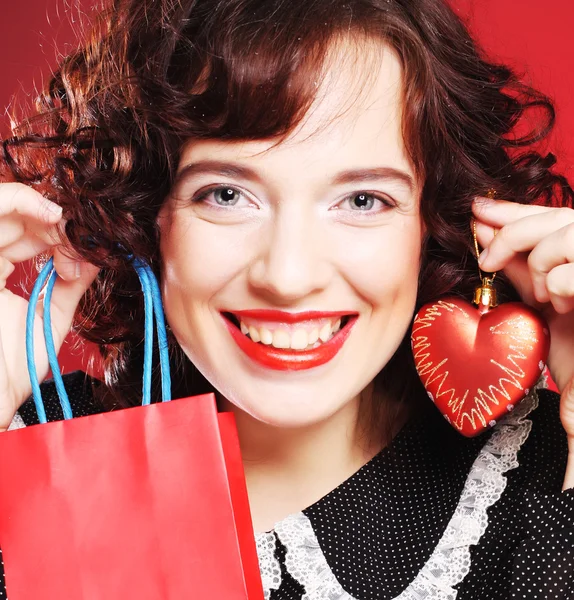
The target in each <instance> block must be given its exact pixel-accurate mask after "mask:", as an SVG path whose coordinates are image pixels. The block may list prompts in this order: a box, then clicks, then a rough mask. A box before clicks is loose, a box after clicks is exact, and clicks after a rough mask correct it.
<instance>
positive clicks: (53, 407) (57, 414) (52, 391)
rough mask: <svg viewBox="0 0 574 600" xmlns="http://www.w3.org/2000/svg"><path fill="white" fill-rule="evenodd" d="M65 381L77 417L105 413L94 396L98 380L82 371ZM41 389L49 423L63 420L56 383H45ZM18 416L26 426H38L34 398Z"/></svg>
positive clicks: (22, 408) (24, 405)
mask: <svg viewBox="0 0 574 600" xmlns="http://www.w3.org/2000/svg"><path fill="white" fill-rule="evenodd" d="M63 379H64V384H65V386H66V391H67V392H68V397H69V399H70V404H71V405H72V412H73V413H74V416H75V417H84V416H87V415H94V414H98V413H101V412H104V407H103V405H102V404H101V403H100V402H99V401H98V400H97V398H96V396H95V394H94V390H95V388H96V387H97V386H98V384H99V382H98V381H97V380H96V379H94V378H93V377H90V376H89V375H87V374H86V373H83V372H82V371H75V372H73V373H69V374H67V375H64V377H63ZM40 389H41V391H42V399H43V401H44V405H45V407H46V416H47V417H48V421H59V420H62V419H63V418H64V417H63V414H62V408H61V406H60V400H59V398H58V393H57V391H56V386H55V384H54V381H53V380H48V381H45V382H44V383H42V384H41V386H40ZM18 415H19V417H20V418H21V419H22V421H23V423H24V425H36V424H37V423H38V415H37V414H36V406H35V405H34V401H33V399H32V398H28V400H26V402H24V404H22V406H21V407H20V409H19V410H18Z"/></svg>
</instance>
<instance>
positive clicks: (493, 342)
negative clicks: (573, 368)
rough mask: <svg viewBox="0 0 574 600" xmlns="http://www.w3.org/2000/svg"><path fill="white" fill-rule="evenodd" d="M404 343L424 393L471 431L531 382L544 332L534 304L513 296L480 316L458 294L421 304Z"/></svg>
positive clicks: (544, 350) (546, 337)
mask: <svg viewBox="0 0 574 600" xmlns="http://www.w3.org/2000/svg"><path fill="white" fill-rule="evenodd" d="M411 342H412V347H413V354H414V357H415V366H416V368H417V371H418V373H419V376H420V378H421V381H422V383H423V385H424V386H425V389H426V390H427V392H428V394H429V397H430V398H431V399H432V400H433V401H434V403H435V404H436V407H437V408H438V409H439V410H440V412H441V413H442V414H443V415H444V416H445V418H446V419H447V420H448V421H449V422H450V423H451V425H452V426H453V427H454V428H455V429H456V430H457V431H459V432H460V433H462V434H463V435H465V436H468V437H473V436H475V435H478V434H480V433H482V432H483V431H485V430H486V429H488V428H489V427H493V426H494V425H495V424H496V422H497V421H498V420H499V419H500V418H502V417H503V416H504V415H506V414H507V413H508V412H510V411H512V410H513V409H514V407H515V405H516V404H517V403H518V402H520V400H522V399H523V398H524V397H525V396H526V395H527V394H528V392H529V391H530V390H531V389H532V387H533V386H534V385H535V383H536V382H537V381H538V379H539V378H540V375H541V374H542V372H543V371H544V369H545V366H546V359H547V357H548V350H549V348H550V333H549V331H548V327H547V325H546V323H545V321H544V319H543V318H542V317H541V316H540V315H539V313H538V312H537V311H535V310H534V309H532V308H530V307H528V306H526V305H524V304H521V303H518V302H509V303H507V304H502V305H500V306H498V307H497V308H492V309H490V310H489V311H488V312H485V313H483V314H482V315H481V314H480V313H479V312H478V310H477V309H476V308H474V307H473V306H471V305H470V304H468V303H466V302H465V301H464V300H461V299H460V298H444V299H442V300H440V301H437V302H432V303H429V304H426V305H425V306H423V307H422V308H421V310H420V311H419V312H418V314H417V316H416V318H415V321H414V324H413V333H412V336H411Z"/></svg>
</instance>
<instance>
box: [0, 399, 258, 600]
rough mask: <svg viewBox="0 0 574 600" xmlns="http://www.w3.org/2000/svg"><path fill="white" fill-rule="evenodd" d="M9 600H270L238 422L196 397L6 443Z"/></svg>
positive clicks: (1, 507)
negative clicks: (265, 597) (261, 573)
mask: <svg viewBox="0 0 574 600" xmlns="http://www.w3.org/2000/svg"><path fill="white" fill-rule="evenodd" d="M0 547H1V548H2V551H3V556H4V568H5V573H6V589H7V593H8V598H9V599H10V600H56V599H57V600H104V599H105V600H131V599H132V598H133V599H134V600H136V599H137V600H184V599H188V598H189V599H196V598H197V599H206V600H208V599H209V600H211V599H214V600H215V599H217V600H219V599H221V600H245V599H249V600H260V599H262V598H263V591H262V587H261V580H260V576H259V569H258V564H257V555H256V549H255V541H254V537H253V530H252V524H251V517H250V513H249V507H248V502H247V492H246V488H245V482H244V478H243V471H242V463H241V456H240V453H239V444H238V441H237V436H236V434H235V428H234V423H233V416H232V415H231V414H220V415H218V414H217V411H216V407H215V401H214V398H213V396H197V397H194V398H187V399H184V400H176V401H173V402H166V403H161V404H153V405H151V406H142V407H136V408H131V409H126V410H121V411H116V412H112V413H107V414H100V415H92V416H89V417H81V418H78V419H73V420H71V421H59V422H55V423H48V424H45V425H35V426H32V427H28V428H25V429H19V430H15V431H9V432H7V433H4V434H2V435H0Z"/></svg>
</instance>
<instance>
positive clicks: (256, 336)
mask: <svg viewBox="0 0 574 600" xmlns="http://www.w3.org/2000/svg"><path fill="white" fill-rule="evenodd" d="M270 314H273V315H275V316H276V318H274V319H270V318H266V317H268V316H269V315H270ZM221 315H222V317H223V320H224V322H225V324H226V326H227V329H228V330H229V332H230V333H231V336H232V337H233V339H234V340H235V342H236V343H237V345H238V346H239V348H240V349H241V350H243V352H244V353H245V354H247V356H249V358H251V359H253V360H255V361H256V362H258V363H260V364H262V365H263V366H265V367H268V368H271V369H275V370H283V371H288V370H297V371H298V370H302V369H310V368H313V367H317V366H320V365H322V364H325V363H326V362H328V361H330V360H331V359H332V358H334V357H335V356H336V355H337V353H338V352H339V350H340V349H341V348H342V346H343V344H344V343H345V341H346V340H347V338H348V337H349V334H350V332H351V329H352V328H353V326H354V324H355V322H356V321H357V318H358V315H357V314H356V313H355V314H351V313H347V314H345V313H305V314H301V315H296V314H289V313H277V312H274V311H241V312H240V313H232V312H223V313H221Z"/></svg>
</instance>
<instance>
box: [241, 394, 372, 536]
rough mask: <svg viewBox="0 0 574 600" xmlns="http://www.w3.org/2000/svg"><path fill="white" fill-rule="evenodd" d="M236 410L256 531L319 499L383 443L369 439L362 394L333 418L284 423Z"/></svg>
mask: <svg viewBox="0 0 574 600" xmlns="http://www.w3.org/2000/svg"><path fill="white" fill-rule="evenodd" d="M229 408H230V409H231V410H233V412H234V413H235V418H236V422H237V429H238V432H239V440H240V443H241V450H242V455H243V464H244V468H245V476H246V480H247V488H248V492H249V501H250V505H251V512H252V517H253V522H254V527H255V531H268V530H269V529H272V528H273V526H274V524H275V523H276V522H277V521H280V520H281V519H283V518H284V517H286V516H287V515H289V514H292V513H295V512H299V511H301V510H303V509H304V508H306V507H307V506H309V505H311V504H313V503H314V502H316V501H317V500H319V499H320V498H322V497H323V496H324V495H325V494H327V493H328V492H330V491H331V490H332V489H334V488H335V487H337V486H338V485H339V484H340V483H342V482H343V481H344V480H345V479H347V478H348V477H350V476H351V475H352V474H353V473H355V472H356V471H357V470H358V469H360V468H361V467H362V466H363V465H364V464H365V463H367V462H368V461H369V460H370V459H371V458H372V457H373V456H374V455H375V454H376V453H377V452H379V451H380V449H381V445H382V444H377V445H373V444H368V443H367V442H366V441H365V438H364V436H363V435H362V432H361V430H360V427H359V397H357V398H355V399H353V400H352V401H351V402H348V403H347V404H346V405H345V406H344V407H343V408H342V409H341V410H339V411H338V412H337V413H335V414H334V415H332V416H331V417H329V418H328V419H326V420H324V421H322V422H320V423H315V424H313V425H309V426H306V427H300V428H292V429H287V428H280V427H273V426H270V425H268V424H265V423H262V422H260V421H257V420H256V419H254V418H253V417H251V416H250V415H248V414H246V413H244V412H242V411H241V410H239V409H237V408H235V407H233V406H229Z"/></svg>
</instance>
